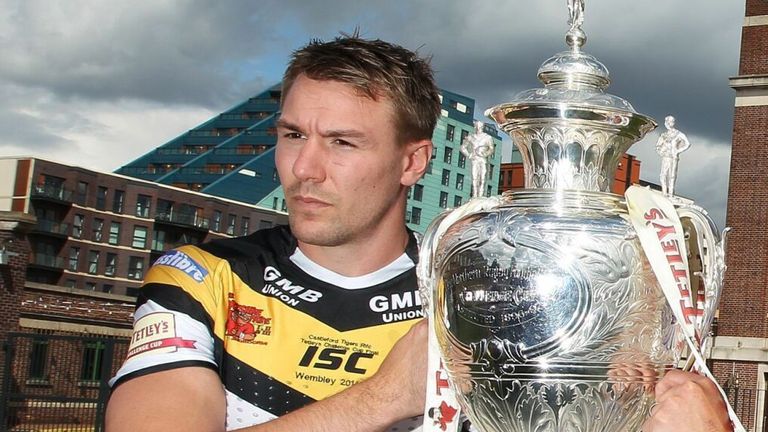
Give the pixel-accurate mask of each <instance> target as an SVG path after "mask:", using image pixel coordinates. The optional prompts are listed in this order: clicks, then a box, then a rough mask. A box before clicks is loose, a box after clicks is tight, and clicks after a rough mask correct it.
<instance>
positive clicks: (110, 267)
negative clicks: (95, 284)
mask: <svg viewBox="0 0 768 432" xmlns="http://www.w3.org/2000/svg"><path fill="white" fill-rule="evenodd" d="M116 271H117V254H113V253H108V254H107V262H106V263H105V265H104V274H105V275H107V276H114V275H115V272H116Z"/></svg>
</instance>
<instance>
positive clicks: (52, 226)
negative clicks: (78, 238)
mask: <svg viewBox="0 0 768 432" xmlns="http://www.w3.org/2000/svg"><path fill="white" fill-rule="evenodd" d="M35 230H36V231H39V232H46V233H51V234H58V235H67V234H68V233H69V224H65V223H61V222H56V221H53V220H50V219H38V220H37V225H36V226H35Z"/></svg>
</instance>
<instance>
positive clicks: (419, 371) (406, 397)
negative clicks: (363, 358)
mask: <svg viewBox="0 0 768 432" xmlns="http://www.w3.org/2000/svg"><path fill="white" fill-rule="evenodd" d="M428 329H429V328H428V321H427V320H426V319H422V320H421V321H419V322H417V323H416V324H414V325H413V327H412V328H411V329H410V330H409V331H408V333H406V334H405V335H404V336H403V337H402V338H400V340H399V341H397V343H396V344H395V346H394V347H392V351H390V352H389V355H388V356H387V358H386V359H384V362H383V363H382V364H381V367H380V368H379V370H378V371H377V372H376V374H375V375H373V376H372V377H371V378H370V380H369V381H370V382H375V384H376V386H377V387H378V388H377V390H378V392H377V393H378V396H379V397H383V398H386V399H389V400H386V401H384V402H386V403H389V404H392V405H393V406H396V407H398V409H399V410H402V412H403V414H404V417H403V418H406V417H413V416H417V415H421V414H423V413H424V401H425V395H426V391H427V345H428V342H427V335H428Z"/></svg>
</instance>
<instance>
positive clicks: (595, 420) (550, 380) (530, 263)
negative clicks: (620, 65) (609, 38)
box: [418, 1, 725, 432]
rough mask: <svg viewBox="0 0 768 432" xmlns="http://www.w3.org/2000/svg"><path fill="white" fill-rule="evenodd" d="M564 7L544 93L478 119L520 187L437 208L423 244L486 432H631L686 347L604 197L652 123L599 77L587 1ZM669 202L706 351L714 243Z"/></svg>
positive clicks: (461, 394)
mask: <svg viewBox="0 0 768 432" xmlns="http://www.w3.org/2000/svg"><path fill="white" fill-rule="evenodd" d="M569 10H571V19H570V20H569V23H570V24H571V28H570V31H569V32H568V34H567V36H566V41H567V42H568V44H569V46H570V49H569V50H568V51H564V52H561V53H559V54H556V55H555V56H553V57H552V58H550V59H549V60H547V61H545V62H544V64H542V66H541V68H540V69H539V72H538V76H539V79H540V81H541V82H542V83H543V84H544V87H543V88H539V89H533V90H528V91H524V92H522V93H520V94H518V95H517V97H516V98H515V100H513V101H512V102H509V103H505V104H501V105H498V106H496V107H493V108H491V109H489V110H487V111H486V115H488V116H489V117H490V118H492V119H493V120H495V121H496V122H497V124H498V125H499V126H500V127H501V129H502V130H504V131H505V132H506V133H508V134H509V135H510V136H511V137H512V140H513V142H514V144H515V145H516V146H517V148H518V149H519V150H520V152H521V154H522V157H523V162H524V168H525V185H526V189H525V190H522V191H519V192H514V193H505V194H504V195H502V196H500V197H491V198H474V199H473V200H471V201H470V202H469V203H467V204H465V205H464V206H462V207H459V208H457V209H455V210H453V211H450V212H446V213H444V214H442V215H441V216H440V217H438V219H436V220H435V221H434V222H433V223H432V225H431V226H430V228H429V229H428V230H427V233H426V235H425V237H424V243H423V246H422V251H421V257H420V262H419V268H418V273H419V279H420V283H421V288H422V292H423V294H424V295H425V296H426V297H427V300H428V303H429V313H430V314H431V315H432V318H431V320H432V326H433V331H434V332H435V335H436V340H437V344H438V345H439V350H440V354H441V357H442V362H443V364H444V366H445V369H446V370H447V372H448V376H449V378H450V382H451V386H452V389H453V391H454V392H455V394H456V397H457V400H458V402H459V404H460V405H461V407H462V409H463V410H464V412H465V413H466V414H467V415H468V416H469V418H470V420H471V421H472V424H473V425H474V426H475V427H476V428H477V429H478V430H480V431H483V432H491V431H494V432H495V431H499V432H501V431H504V432H548V431H552V432H554V431H561V432H565V431H568V432H571V431H573V432H577V431H578V432H587V431H636V430H639V429H640V427H641V425H642V423H643V421H644V420H645V418H646V417H647V415H648V411H649V409H650V407H651V405H652V404H653V402H654V395H653V386H654V385H655V383H656V382H657V381H658V380H659V379H660V378H661V377H662V376H663V374H664V372H665V370H667V369H669V368H671V367H674V366H676V365H677V363H678V362H679V360H680V356H681V353H682V351H683V346H684V345H683V343H682V334H681V331H680V327H679V326H678V325H677V323H676V319H675V315H674V314H673V311H672V309H671V308H670V306H669V304H668V301H667V299H666V298H665V293H664V292H663V290H662V288H661V286H660V284H659V282H658V280H657V277H656V276H655V275H654V271H653V269H652V266H651V265H650V264H649V261H648V258H647V257H646V254H645V253H644V250H643V246H642V245H641V242H640V239H639V238H638V235H637V233H636V231H635V229H634V227H633V225H632V223H631V222H630V221H629V217H628V210H627V204H626V201H625V199H624V197H622V196H619V195H614V194H611V193H610V190H611V186H612V183H613V179H614V171H615V170H616V168H617V165H618V163H619V161H620V159H621V157H622V155H623V154H624V152H625V151H626V150H627V149H628V148H629V146H631V145H632V144H633V143H635V142H636V141H638V140H640V139H641V138H642V137H643V136H644V135H645V134H647V133H648V132H649V131H651V130H653V128H655V127H656V123H655V122H654V120H652V119H651V118H649V117H647V116H645V115H642V114H639V113H637V112H636V111H635V110H634V109H633V107H632V106H631V105H630V104H629V103H628V102H627V101H625V100H624V99H622V98H619V97H617V96H613V95H610V94H608V93H606V92H605V89H606V88H607V86H608V84H609V82H610V81H609V78H608V71H607V69H606V68H605V67H604V66H603V65H602V64H601V63H600V62H599V61H597V60H596V59H595V58H594V57H593V56H591V55H589V54H586V53H584V52H583V51H582V50H581V46H582V45H583V44H584V42H585V40H586V36H585V35H584V32H583V31H582V30H581V21H582V20H583V15H582V14H583V2H581V1H569ZM673 198H674V197H673ZM673 202H674V205H675V208H676V210H677V213H678V214H679V216H680V218H681V220H682V226H683V229H684V230H685V231H686V234H687V236H686V239H687V240H685V242H686V243H687V245H683V246H682V251H681V252H682V253H683V254H686V250H687V255H688V256H687V260H688V261H690V267H691V268H692V269H693V271H694V272H695V276H693V277H692V278H691V279H692V280H691V282H692V286H695V287H696V288H695V289H693V290H691V291H692V293H691V294H690V297H691V298H692V299H693V301H694V303H695V302H696V301H697V299H699V300H701V298H703V297H706V300H707V301H708V302H709V303H707V304H708V305H709V308H708V309H709V310H707V311H706V313H705V314H704V316H701V317H700V324H699V325H698V327H697V335H698V341H699V342H702V339H704V338H705V336H706V333H707V331H708V325H709V323H710V322H711V319H712V316H713V315H714V308H715V307H716V300H717V298H718V296H719V291H720V289H721V287H722V275H723V271H724V268H725V266H724V263H723V256H722V244H721V242H720V238H719V236H718V234H717V231H716V230H714V225H713V224H712V222H711V221H710V220H709V218H708V217H707V216H706V213H705V212H703V211H702V210H701V209H700V208H698V207H696V206H693V205H690V204H686V203H685V201H684V200H681V199H677V198H674V199H673ZM686 270H688V269H686ZM700 290H701V291H700ZM702 301H703V300H702ZM713 304H714V305H715V306H713Z"/></svg>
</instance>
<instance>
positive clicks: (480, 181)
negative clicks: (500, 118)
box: [461, 120, 494, 198]
mask: <svg viewBox="0 0 768 432" xmlns="http://www.w3.org/2000/svg"><path fill="white" fill-rule="evenodd" d="M484 126H485V124H484V123H483V122H481V121H479V120H475V132H474V133H471V134H469V135H467V136H466V138H464V141H463V142H462V143H461V154H463V155H464V156H466V157H467V158H468V159H469V162H470V167H471V172H472V197H473V198H475V197H481V196H483V195H485V179H486V177H487V174H488V158H489V157H491V155H493V147H494V145H493V138H492V137H491V136H490V135H488V134H487V133H485V132H483V127H484Z"/></svg>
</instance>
